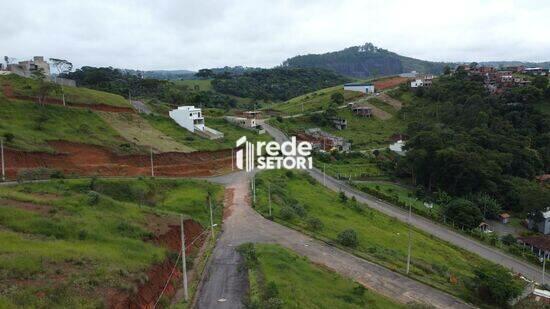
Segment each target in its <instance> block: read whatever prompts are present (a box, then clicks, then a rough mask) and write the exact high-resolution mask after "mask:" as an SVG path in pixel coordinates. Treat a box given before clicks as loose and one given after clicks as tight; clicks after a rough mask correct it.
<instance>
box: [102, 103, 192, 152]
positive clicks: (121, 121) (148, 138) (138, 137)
mask: <svg viewBox="0 0 550 309" xmlns="http://www.w3.org/2000/svg"><path fill="white" fill-rule="evenodd" d="M97 114H99V116H101V118H102V119H103V120H105V122H107V123H108V124H109V125H111V127H112V128H113V129H115V130H116V131H117V132H118V134H120V135H121V136H122V137H124V138H125V139H126V140H128V141H132V142H133V143H135V144H137V145H140V146H144V147H153V149H155V150H156V151H157V152H168V151H178V152H191V151H194V149H193V148H191V147H188V146H185V145H183V144H182V143H181V142H176V141H175V140H174V139H173V138H172V137H170V136H167V135H166V134H164V133H162V132H161V131H159V130H157V129H155V128H153V127H152V126H151V125H150V124H149V122H148V121H147V120H145V119H143V118H142V117H140V116H139V115H137V114H130V113H108V112H97Z"/></svg>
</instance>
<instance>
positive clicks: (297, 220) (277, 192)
mask: <svg viewBox="0 0 550 309" xmlns="http://www.w3.org/2000/svg"><path fill="white" fill-rule="evenodd" d="M256 186H257V192H256V195H257V202H256V204H255V209H256V210H257V211H258V212H260V213H261V214H262V215H264V216H266V217H268V218H272V219H273V220H275V221H277V222H280V223H282V224H285V225H288V226H290V227H293V228H295V229H298V230H300V231H302V232H305V233H308V234H310V235H312V236H314V237H316V238H319V239H321V240H325V241H328V242H329V243H332V244H334V245H336V246H339V247H342V248H346V250H349V251H350V252H352V253H354V254H356V255H358V256H359V257H362V258H365V259H367V260H370V261H373V262H376V263H378V264H380V265H382V266H384V267H387V268H389V269H391V270H394V271H397V272H400V273H405V268H406V259H407V245H408V230H409V228H408V226H407V224H406V223H402V222H400V221H398V220H396V219H393V218H391V217H388V216H386V215H384V214H381V213H379V212H377V211H375V210H372V209H369V208H368V207H366V206H365V205H363V204H360V203H358V202H357V201H355V200H354V199H349V198H348V197H347V196H345V195H344V194H343V193H340V194H338V193H336V192H332V191H330V190H328V189H326V188H324V187H323V186H322V185H321V184H318V183H317V182H316V181H315V180H314V179H312V178H311V177H310V176H308V175H306V174H302V173H297V172H292V171H286V172H285V171H269V172H263V173H261V174H258V176H257V179H256ZM268 187H270V189H271V216H270V210H269V192H268ZM451 257H452V258H451ZM478 267H489V268H499V267H498V266H496V265H494V264H492V263H489V262H487V261H485V260H483V259H481V258H480V257H479V256H477V255H475V254H472V253H469V252H467V251H465V250H462V249H459V248H457V247H455V246H453V245H450V244H448V243H446V242H444V241H441V240H439V239H437V238H435V237H433V236H432V235H429V234H426V233H424V232H421V231H419V230H416V229H414V228H413V229H412V257H411V272H410V274H409V276H411V277H412V278H414V279H417V280H419V281H421V282H424V283H426V284H429V285H431V286H434V287H436V288H439V289H442V290H444V291H446V292H448V293H450V294H453V295H456V296H458V297H461V298H463V299H465V300H467V301H470V302H474V303H479V302H480V298H479V294H478V293H477V291H476V290H475V289H474V288H472V284H473V282H474V281H473V280H474V278H475V270H476V269H477V268H478ZM512 283H513V284H515V281H514V280H512V281H511V284H512Z"/></svg>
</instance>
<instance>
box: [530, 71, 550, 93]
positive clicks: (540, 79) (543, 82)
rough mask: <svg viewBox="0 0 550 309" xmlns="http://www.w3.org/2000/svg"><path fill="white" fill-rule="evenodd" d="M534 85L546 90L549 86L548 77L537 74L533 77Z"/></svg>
mask: <svg viewBox="0 0 550 309" xmlns="http://www.w3.org/2000/svg"><path fill="white" fill-rule="evenodd" d="M533 86H535V87H537V88H539V89H540V90H542V91H544V90H546V88H547V87H548V78H547V77H546V76H540V75H539V76H536V77H535V78H534V79H533Z"/></svg>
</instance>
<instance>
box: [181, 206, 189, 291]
mask: <svg viewBox="0 0 550 309" xmlns="http://www.w3.org/2000/svg"><path fill="white" fill-rule="evenodd" d="M180 221H181V222H180V224H181V266H182V268H183V293H184V297H185V301H188V300H189V292H188V291H187V265H186V264H185V234H184V231H183V215H180Z"/></svg>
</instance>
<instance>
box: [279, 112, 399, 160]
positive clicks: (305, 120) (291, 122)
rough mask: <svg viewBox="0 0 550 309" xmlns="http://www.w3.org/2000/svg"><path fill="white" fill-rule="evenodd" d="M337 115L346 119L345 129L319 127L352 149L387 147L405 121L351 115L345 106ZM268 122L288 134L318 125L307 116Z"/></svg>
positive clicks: (393, 118)
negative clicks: (349, 142) (340, 139)
mask: <svg viewBox="0 0 550 309" xmlns="http://www.w3.org/2000/svg"><path fill="white" fill-rule="evenodd" d="M338 115H339V116H340V117H343V118H345V119H347V121H348V127H347V129H345V130H336V129H334V128H333V127H328V126H325V127H321V129H323V130H324V131H327V132H329V133H331V134H334V135H336V136H341V137H343V138H345V139H347V140H350V141H351V142H352V149H353V150H365V149H376V148H384V147H388V145H389V144H390V141H389V138H390V137H391V136H392V135H393V134H396V133H400V132H403V131H404V129H405V127H406V124H405V121H403V120H401V119H400V118H399V117H397V116H395V117H392V118H391V119H388V120H380V119H378V118H376V117H371V118H364V117H358V116H355V115H353V114H352V113H351V111H350V110H349V109H347V108H346V109H343V110H339V111H338ZM270 124H272V125H274V126H276V127H278V128H280V129H281V130H283V131H284V132H285V133H287V134H289V135H294V134H296V133H297V132H300V131H303V130H304V129H307V128H316V127H319V126H318V125H317V124H315V123H313V122H312V121H311V118H310V117H309V116H303V117H298V118H289V119H284V120H283V122H278V121H277V120H271V121H270Z"/></svg>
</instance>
